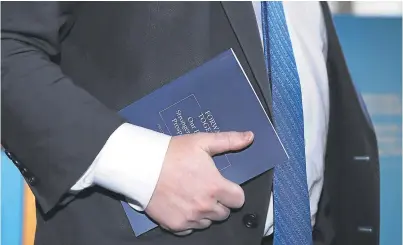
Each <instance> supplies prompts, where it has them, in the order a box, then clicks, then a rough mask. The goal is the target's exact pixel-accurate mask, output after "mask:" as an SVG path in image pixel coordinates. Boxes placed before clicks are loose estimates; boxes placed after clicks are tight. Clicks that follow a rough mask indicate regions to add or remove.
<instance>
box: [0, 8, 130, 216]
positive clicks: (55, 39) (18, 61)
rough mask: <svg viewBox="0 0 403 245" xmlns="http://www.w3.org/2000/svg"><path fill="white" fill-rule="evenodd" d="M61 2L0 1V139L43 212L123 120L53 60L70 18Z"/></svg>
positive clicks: (58, 196) (53, 203)
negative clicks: (0, 113) (73, 79)
mask: <svg viewBox="0 0 403 245" xmlns="http://www.w3.org/2000/svg"><path fill="white" fill-rule="evenodd" d="M67 5H69V4H67V3H59V2H2V4H1V35H2V36H1V58H2V63H1V77H2V85H1V110H2V117H1V129H2V134H3V135H2V145H3V146H4V148H5V150H6V152H7V154H8V155H9V156H10V157H11V158H12V160H13V162H14V163H15V164H16V166H17V167H18V168H19V170H20V171H21V173H22V174H23V176H24V177H25V178H26V179H27V178H28V177H29V181H27V182H28V183H29V184H30V187H31V190H32V192H33V193H34V195H35V197H36V200H37V202H38V203H39V206H40V208H41V209H42V211H43V212H45V213H46V212H49V211H50V210H51V209H52V208H53V207H54V206H56V205H57V204H58V203H59V202H60V201H61V200H62V199H63V197H64V195H65V194H67V193H68V191H69V189H70V188H71V187H72V186H73V185H74V184H75V183H76V182H77V180H78V179H79V178H80V176H82V175H83V173H84V172H85V171H86V170H87V169H88V168H89V166H90V165H91V163H92V162H93V161H94V159H95V157H96V156H97V154H98V153H99V152H100V150H101V149H102V147H103V145H104V144H105V142H106V141H107V140H108V138H109V136H110V135H111V134H112V133H113V132H114V131H115V130H116V129H117V128H118V127H119V126H120V125H122V124H123V123H124V120H123V119H122V118H120V117H119V116H118V114H117V113H116V112H114V111H112V110H110V109H108V108H107V107H106V106H105V105H103V104H102V103H100V102H99V101H98V100H96V99H95V98H94V97H93V96H91V95H90V94H89V93H88V92H86V91H85V90H83V89H82V88H80V87H78V86H76V85H75V84H74V83H73V81H72V80H71V79H70V78H69V77H67V76H66V75H65V74H63V72H62V70H61V68H60V67H59V66H58V65H57V64H56V63H55V62H53V60H55V58H56V57H58V55H59V54H60V43H59V42H60V41H59V40H60V39H61V36H60V35H61V34H62V33H66V31H68V30H66V29H65V28H67V27H68V26H69V25H68V23H69V21H71V14H70V12H69V9H70V7H72V6H67ZM94 82H96V81H94ZM27 180H28V179H27Z"/></svg>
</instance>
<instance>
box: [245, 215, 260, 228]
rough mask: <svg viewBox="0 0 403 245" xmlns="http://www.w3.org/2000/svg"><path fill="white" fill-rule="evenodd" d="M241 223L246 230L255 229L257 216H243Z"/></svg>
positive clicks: (257, 221) (257, 222)
mask: <svg viewBox="0 0 403 245" xmlns="http://www.w3.org/2000/svg"><path fill="white" fill-rule="evenodd" d="M242 221H243V224H244V225H245V226H246V227H247V228H256V227H257V226H258V224H259V220H258V216H257V214H245V215H244V216H243V219H242Z"/></svg>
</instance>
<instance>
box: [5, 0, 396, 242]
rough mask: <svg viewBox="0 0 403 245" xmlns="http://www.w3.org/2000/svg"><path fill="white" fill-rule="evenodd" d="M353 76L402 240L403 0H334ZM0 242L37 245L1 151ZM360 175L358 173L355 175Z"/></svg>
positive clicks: (26, 197) (384, 226) (387, 206)
mask: <svg viewBox="0 0 403 245" xmlns="http://www.w3.org/2000/svg"><path fill="white" fill-rule="evenodd" d="M329 4H330V7H331V10H332V12H333V14H334V22H335V25H336V30H337V32H338V35H339V38H340V42H341V45H342V47H343V51H344V54H345V57H346V59H347V64H348V66H349V69H350V73H351V76H352V78H353V81H354V83H355V85H356V86H357V88H358V90H359V91H360V92H361V94H362V96H363V98H364V101H365V102H366V105H367V109H368V111H369V114H370V116H371V119H372V122H373V124H374V127H375V131H376V134H377V139H378V145H379V153H380V174H381V176H380V179H381V234H380V235H381V236H380V244H381V245H401V244H402V2H388V1H371V2H351V1H346V2H330V3H329ZM0 165H1V166H0V167H1V168H0V169H1V174H0V185H1V202H0V207H1V229H0V231H1V232H0V242H1V243H0V244H1V245H33V239H34V232H35V211H34V210H35V206H34V205H35V202H34V199H33V196H32V194H31V193H30V191H29V189H28V188H27V186H26V185H25V183H24V182H23V181H24V180H23V178H22V177H21V176H20V173H19V172H18V171H17V169H16V168H15V167H14V165H13V164H12V163H11V162H10V161H9V160H8V158H7V157H6V156H5V155H4V153H3V152H2V154H1V161H0ZM357 181H359V179H357Z"/></svg>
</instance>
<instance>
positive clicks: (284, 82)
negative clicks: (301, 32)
mask: <svg viewBox="0 0 403 245" xmlns="http://www.w3.org/2000/svg"><path fill="white" fill-rule="evenodd" d="M261 6H262V29H263V30H262V33H263V43H264V54H265V58H266V64H267V70H268V71H269V77H270V78H271V83H272V93H273V95H272V97H273V117H274V123H275V125H276V130H277V133H278V135H279V137H280V139H281V141H282V142H283V144H284V147H285V149H286V150H287V153H288V155H289V160H288V161H286V162H285V163H283V164H280V165H278V166H276V167H275V169H274V179H273V196H274V198H273V199H274V204H273V208H274V244H275V245H280V244H281V245H311V244H312V227H311V219H310V209H309V195H308V187H307V179H306V166H305V144H304V120H303V110H302V98H301V86H300V83H299V77H298V71H297V66H296V63H295V59H294V54H293V50H292V46H291V40H290V36H289V34H288V29H287V24H286V20H285V16H284V10H283V4H282V2H262V5H261Z"/></svg>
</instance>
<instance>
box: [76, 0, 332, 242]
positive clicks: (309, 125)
mask: <svg viewBox="0 0 403 245" xmlns="http://www.w3.org/2000/svg"><path fill="white" fill-rule="evenodd" d="M283 5H284V12H285V17H286V21H287V26H288V31H289V34H290V38H291V43H292V46H293V50H294V56H295V60H296V64H297V69H298V74H299V78H300V83H301V90H302V106H303V110H304V127H305V131H304V136H305V154H306V172H307V183H308V190H309V197H310V210H311V220H312V225H314V224H315V215H316V212H317V209H318V202H319V198H320V194H321V191H322V186H323V174H324V155H325V150H326V137H327V130H328V121H329V91H328V90H329V87H328V78H327V69H326V59H327V36H326V28H325V25H324V20H323V15H322V10H321V8H320V5H319V2H283ZM253 8H254V10H255V16H256V21H257V24H258V27H259V32H260V35H261V37H262V24H261V11H260V1H256V2H253ZM170 139H171V137H170V136H167V135H164V134H161V133H158V132H154V131H151V130H148V129H144V128H141V127H138V126H135V125H131V124H128V123H126V124H123V125H122V126H120V127H119V128H118V129H117V130H116V131H115V132H114V133H113V134H112V135H111V136H110V138H109V139H108V141H107V142H106V144H105V145H104V147H103V148H102V150H101V151H100V153H99V154H98V156H97V157H96V159H95V160H94V162H93V163H92V165H91V166H90V168H89V169H88V170H87V172H86V173H85V174H84V175H83V176H82V178H81V179H80V180H79V181H78V182H77V183H76V184H75V185H74V186H73V187H72V188H71V190H72V191H80V190H82V189H84V188H87V187H89V186H91V185H93V184H97V185H100V186H103V187H105V188H107V189H109V190H111V191H114V192H117V193H120V194H123V195H124V196H126V197H127V199H128V201H129V204H130V205H131V206H132V207H133V208H134V209H136V210H139V211H142V210H144V209H145V208H146V207H147V205H148V203H149V201H150V199H151V196H152V194H153V191H154V189H155V186H156V184H157V181H158V178H159V174H160V171H161V167H162V163H163V160H164V157H165V153H166V151H167V149H168V145H169V141H170ZM269 194H270V195H271V199H270V205H269V211H268V214H267V219H266V226H265V230H264V235H269V234H271V233H272V232H273V196H272V193H271V191H270V189H269V186H268V187H267V195H269Z"/></svg>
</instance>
